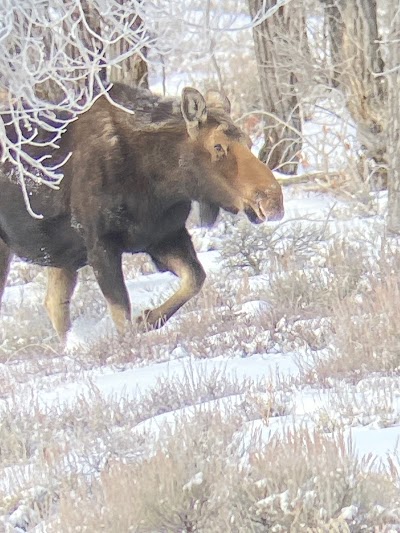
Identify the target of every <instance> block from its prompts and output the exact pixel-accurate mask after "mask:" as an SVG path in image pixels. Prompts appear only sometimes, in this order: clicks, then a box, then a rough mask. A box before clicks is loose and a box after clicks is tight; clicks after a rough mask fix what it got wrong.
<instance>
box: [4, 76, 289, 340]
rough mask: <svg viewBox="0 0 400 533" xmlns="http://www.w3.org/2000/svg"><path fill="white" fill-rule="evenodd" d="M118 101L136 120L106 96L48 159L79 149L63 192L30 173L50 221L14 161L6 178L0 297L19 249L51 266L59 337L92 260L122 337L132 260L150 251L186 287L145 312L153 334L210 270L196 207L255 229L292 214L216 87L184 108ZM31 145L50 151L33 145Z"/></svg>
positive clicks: (50, 301)
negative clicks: (128, 260)
mask: <svg viewBox="0 0 400 533" xmlns="http://www.w3.org/2000/svg"><path fill="white" fill-rule="evenodd" d="M111 96H112V98H113V99H114V100H115V101H116V102H118V103H119V104H120V105H122V106H125V107H126V108H128V109H132V110H134V111H135V113H134V114H131V113H127V112H125V111H124V110H122V109H121V108H120V107H117V106H114V105H112V104H111V103H110V102H109V101H108V100H107V99H106V98H105V97H102V98H99V99H98V100H97V101H96V102H95V103H94V104H93V106H92V107H91V109H90V110H89V111H87V112H86V113H84V114H82V115H81V116H80V117H79V118H78V119H77V120H76V121H74V122H72V123H71V124H70V125H69V126H68V128H67V131H66V132H65V133H64V134H63V135H62V137H61V140H60V141H59V142H58V145H59V148H58V150H53V153H52V158H51V160H50V164H54V163H56V162H59V161H62V160H63V159H64V158H65V156H66V155H67V154H68V153H70V152H71V153H72V155H71V157H70V158H69V159H68V161H67V162H66V163H65V164H64V166H63V173H64V178H63V180H62V183H61V188H60V190H59V191H52V190H49V189H47V188H46V186H45V185H38V184H36V183H33V182H32V181H31V179H30V178H27V184H28V189H29V192H30V199H31V206H32V208H33V209H34V210H35V211H36V212H38V213H41V214H43V219H42V220H36V219H33V218H32V217H31V216H30V215H29V214H28V212H27V211H26V209H25V206H24V203H23V199H22V195H21V190H20V187H19V184H18V182H17V180H16V179H15V177H14V172H15V171H14V170H13V168H12V166H11V165H10V164H9V163H5V164H4V165H3V167H2V169H1V172H0V190H1V195H0V299H1V296H2V293H3V289H4V284H5V280H6V277H7V272H8V263H9V258H10V256H11V254H12V253H15V254H17V255H19V256H20V257H22V258H24V259H26V260H28V261H32V262H34V263H37V264H42V265H46V266H49V267H51V269H50V271H49V282H48V291H47V295H46V308H47V310H48V313H49V315H50V318H51V320H52V323H53V326H54V328H55V329H56V331H57V333H58V334H59V335H60V336H61V337H65V335H66V333H67V331H68V329H69V328H70V318H69V301H70V298H71V296H72V293H73V290H74V287H75V283H76V271H77V270H78V269H79V268H81V267H82V266H83V265H85V264H90V265H91V266H92V267H93V270H94V273H95V276H96V278H97V281H98V283H99V286H100V288H101V290H102V292H103V294H104V297H105V298H106V300H107V303H108V306H109V308H110V312H111V315H112V318H113V320H114V322H115V324H116V326H117V328H118V330H119V331H123V330H124V329H125V328H126V325H127V324H128V323H129V320H130V314H131V311H130V302H129V298H128V293H127V290H126V286H125V282H124V279H123V275H122V268H121V257H122V254H123V253H125V252H129V253H135V252H147V253H148V254H149V255H150V256H151V257H152V259H153V261H154V262H155V264H156V265H157V267H158V268H159V269H161V270H169V271H171V272H173V273H175V274H176V275H177V276H178V277H180V278H181V281H182V283H181V287H180V288H179V289H178V291H177V292H176V293H175V294H174V295H173V296H172V297H171V298H170V299H168V300H167V301H166V302H165V303H164V304H162V305H161V306H160V307H158V308H157V309H153V310H151V311H148V312H146V314H145V318H144V320H145V322H146V324H145V326H146V327H158V326H160V325H161V324H162V323H164V322H165V321H166V320H168V318H170V317H171V316H172V315H173V314H174V313H175V312H176V311H177V310H178V309H179V308H180V307H181V306H182V305H183V304H184V303H185V302H187V301H188V300H189V299H190V298H191V297H192V296H193V295H195V294H196V293H197V292H198V291H199V290H200V288H201V286H202V284H203V281H204V278H205V274H204V271H203V268H202V267H201V265H200V263H199V261H198V259H197V257H196V253H195V250H194V248H193V245H192V242H191V239H190V236H189V234H188V232H187V230H186V228H185V222H186V219H187V217H188V214H189V211H190V206H191V202H192V200H197V201H199V202H200V203H203V204H204V205H206V206H210V208H209V210H208V213H211V215H210V217H211V218H215V217H216V215H217V213H218V209H219V208H222V209H226V210H228V211H230V212H235V213H236V212H238V211H240V210H244V211H245V212H246V214H247V215H248V217H249V218H250V220H251V221H252V222H256V223H258V222H262V221H263V220H277V219H279V218H281V217H282V216H283V200H282V191H281V188H280V186H279V184H278V183H277V181H276V180H275V178H274V176H273V175H272V173H271V171H270V170H269V169H268V168H267V167H266V166H265V165H264V164H263V163H261V162H260V161H259V160H258V159H257V158H256V157H255V156H254V155H253V154H252V153H251V151H250V149H249V147H248V141H247V139H246V136H245V135H244V134H243V133H242V132H241V130H240V129H239V128H237V127H236V126H235V124H234V123H233V122H232V120H231V119H230V117H229V114H228V113H227V111H228V110H229V105H228V104H229V101H227V99H226V98H225V99H221V101H220V105H219V104H218V99H216V95H215V92H214V93H213V94H212V100H210V102H211V105H207V103H206V101H205V99H204V98H203V97H202V95H201V94H200V93H199V92H198V91H196V90H195V89H191V88H185V89H184V90H183V93H182V101H181V102H180V103H179V102H178V101H177V100H171V99H161V98H159V97H157V96H155V95H153V94H152V93H150V92H149V91H146V90H143V89H132V88H129V87H127V86H124V85H115V86H114V87H113V89H112V90H111ZM13 134H15V132H13V130H12V129H11V128H9V131H8V135H9V136H10V137H12V136H13ZM39 135H42V136H43V135H45V134H44V133H43V132H39ZM28 150H29V153H30V155H32V156H33V157H40V156H41V155H43V154H42V152H43V149H41V150H40V149H39V148H37V147H35V146H29V147H28Z"/></svg>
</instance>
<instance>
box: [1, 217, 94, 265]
mask: <svg viewBox="0 0 400 533" xmlns="http://www.w3.org/2000/svg"><path fill="white" fill-rule="evenodd" d="M28 217H29V218H26V217H25V216H24V217H23V220H21V219H20V218H18V219H15V218H12V217H9V218H7V219H6V220H4V219H3V220H2V219H1V217H0V236H1V237H2V239H3V240H4V241H5V242H6V243H7V244H8V246H9V247H10V248H11V250H12V251H13V253H14V254H16V255H18V256H19V257H20V258H21V259H23V260H25V261H29V262H32V263H35V264H37V265H42V266H53V267H59V268H62V267H65V268H74V269H77V268H80V267H82V266H84V265H85V264H86V260H87V259H86V249H85V246H84V243H83V241H82V239H81V238H80V236H79V234H78V233H76V231H74V229H73V228H71V225H70V223H69V218H68V217H66V216H59V217H55V218H50V219H45V220H36V219H33V218H32V217H31V216H30V215H28Z"/></svg>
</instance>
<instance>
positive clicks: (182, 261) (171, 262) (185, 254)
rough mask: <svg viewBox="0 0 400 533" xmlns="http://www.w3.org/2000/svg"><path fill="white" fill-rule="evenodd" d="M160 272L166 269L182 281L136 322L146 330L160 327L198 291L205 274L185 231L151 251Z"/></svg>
mask: <svg viewBox="0 0 400 533" xmlns="http://www.w3.org/2000/svg"><path fill="white" fill-rule="evenodd" d="M150 255H151V257H152V258H153V260H154V262H155V263H156V265H157V266H158V267H159V268H160V270H169V271H170V272H173V273H174V274H176V275H177V276H178V277H179V278H180V279H181V285H180V287H179V289H178V290H177V291H176V292H175V293H174V294H173V295H172V296H171V298H169V299H168V300H167V301H166V302H164V303H163V304H161V305H160V306H159V307H157V308H156V309H152V310H149V311H146V312H145V313H144V318H140V319H139V323H140V324H143V322H144V325H145V327H149V328H159V327H160V326H162V325H163V324H164V323H165V322H166V321H167V320H168V319H169V318H171V316H172V315H173V314H174V313H176V311H177V310H178V309H180V308H181V307H182V306H183V305H184V304H185V303H186V302H187V301H188V300H190V299H191V298H193V296H195V295H196V294H197V293H198V292H199V291H200V289H201V287H202V285H203V283H204V280H205V277H206V275H205V272H204V270H203V267H202V266H201V264H200V262H199V260H198V259H197V256H196V252H195V250H194V248H193V244H192V241H191V239H190V236H189V234H188V233H187V231H186V229H184V230H182V231H181V232H179V234H177V235H176V236H175V238H173V239H170V240H169V241H168V242H165V243H162V244H160V245H159V246H158V247H157V248H153V249H152V250H151V252H150Z"/></svg>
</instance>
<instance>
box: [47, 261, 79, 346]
mask: <svg viewBox="0 0 400 533" xmlns="http://www.w3.org/2000/svg"><path fill="white" fill-rule="evenodd" d="M77 277H78V274H77V272H76V270H69V269H66V268H54V267H50V268H49V269H48V272H47V293H46V297H45V301H44V305H45V307H46V310H47V314H48V315H49V318H50V320H51V323H52V324H53V328H54V329H55V330H56V332H57V334H58V336H59V337H60V339H61V340H62V341H65V338H66V336H67V332H68V330H69V329H70V328H71V317H70V301H71V297H72V294H73V292H74V289H75V286H76V281H77Z"/></svg>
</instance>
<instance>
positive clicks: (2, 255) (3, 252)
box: [0, 239, 12, 306]
mask: <svg viewBox="0 0 400 533" xmlns="http://www.w3.org/2000/svg"><path fill="white" fill-rule="evenodd" d="M11 257H12V253H11V250H10V248H9V247H8V246H7V244H6V243H5V242H4V241H3V240H2V239H0V306H1V300H2V298H3V293H4V288H5V286H6V282H7V276H8V272H9V270H10V262H11Z"/></svg>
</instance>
